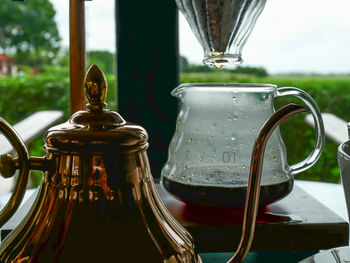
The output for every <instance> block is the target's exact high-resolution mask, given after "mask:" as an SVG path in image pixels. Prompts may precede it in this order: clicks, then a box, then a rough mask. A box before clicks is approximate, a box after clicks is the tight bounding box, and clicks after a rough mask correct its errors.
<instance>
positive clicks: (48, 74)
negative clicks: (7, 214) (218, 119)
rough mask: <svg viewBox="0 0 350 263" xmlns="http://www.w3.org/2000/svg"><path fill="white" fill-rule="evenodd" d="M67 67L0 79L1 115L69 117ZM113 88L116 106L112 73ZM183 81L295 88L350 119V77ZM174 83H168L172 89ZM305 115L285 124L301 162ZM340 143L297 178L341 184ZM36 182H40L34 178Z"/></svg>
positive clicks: (202, 76)
mask: <svg viewBox="0 0 350 263" xmlns="http://www.w3.org/2000/svg"><path fill="white" fill-rule="evenodd" d="M67 76H68V74H67V70H66V69H64V68H61V69H60V68H57V67H48V68H46V70H45V74H39V75H37V76H30V77H24V78H0V116H2V117H4V118H5V119H6V120H8V121H9V122H10V123H11V124H15V123H16V122H18V121H20V120H22V119H24V118H25V117H27V116H29V115H30V114H32V113H34V112H35V111H39V110H62V111H64V112H65V117H64V119H63V120H62V121H65V120H67V119H68V118H69V115H70V114H69V79H68V77H67ZM107 79H108V83H109V91H108V98H107V102H108V104H109V108H110V109H113V110H115V109H116V108H117V107H116V106H117V105H116V88H115V77H114V75H108V76H107ZM181 82H187V83H191V82H192V83H194V82H240V83H242V82H243V83H244V82H246V83H248V82H249V83H272V84H276V85H277V86H279V87H283V86H295V87H298V88H301V89H303V90H305V91H306V92H308V93H309V94H310V95H311V96H312V97H313V98H314V99H315V100H316V102H317V103H318V105H319V108H320V110H321V111H322V112H330V113H333V114H336V115H337V116H339V117H340V118H342V119H344V120H346V121H349V120H350V92H349V90H350V76H298V77H293V76H270V77H264V78H261V77H255V76H252V75H244V74H232V73H230V72H228V71H226V72H224V71H221V72H212V73H205V72H202V73H182V74H181ZM172 88H173V87H169V96H170V91H171V89H172ZM290 102H295V103H301V101H300V100H298V99H296V98H293V97H281V98H277V99H276V105H275V107H276V108H279V107H280V106H282V105H285V104H288V103H290ZM304 118H305V115H299V116H294V117H292V118H290V119H289V120H288V121H287V122H285V123H284V124H282V127H281V133H282V137H283V140H284V142H285V144H286V148H287V152H288V163H290V164H293V163H296V162H298V161H301V160H302V159H303V158H305V157H306V156H307V155H308V154H309V152H310V151H311V149H312V147H313V145H314V141H315V135H314V130H313V129H312V128H310V127H309V126H307V125H306V124H305V122H304ZM29 146H30V151H31V154H32V155H36V156H41V155H43V154H44V152H43V150H42V148H43V140H42V137H41V138H39V139H38V140H36V141H34V142H33V143H31V144H30V145H29ZM337 147H338V145H337V144H336V143H334V142H332V141H330V140H328V139H327V141H326V146H325V149H324V151H323V153H322V156H321V158H320V160H319V161H318V162H317V164H316V165H314V166H313V167H312V168H311V169H309V170H307V171H305V172H303V173H302V174H299V175H296V178H298V179H306V180H315V181H325V182H339V180H340V176H339V169H338V163H337V158H336V154H337ZM32 178H33V185H36V184H38V183H39V182H40V180H41V175H40V176H33V177H32Z"/></svg>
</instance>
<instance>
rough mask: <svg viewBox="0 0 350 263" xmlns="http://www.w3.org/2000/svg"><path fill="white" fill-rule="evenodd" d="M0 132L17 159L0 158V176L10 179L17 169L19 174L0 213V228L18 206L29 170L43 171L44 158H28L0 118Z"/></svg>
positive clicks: (24, 149)
mask: <svg viewBox="0 0 350 263" xmlns="http://www.w3.org/2000/svg"><path fill="white" fill-rule="evenodd" d="M0 131H1V132H2V133H3V134H4V135H5V137H6V138H7V139H8V140H9V142H10V143H11V144H12V146H13V148H14V150H15V152H16V153H17V158H13V157H12V156H11V155H9V154H5V155H1V156H0V174H1V175H2V177H4V178H10V177H12V176H13V175H14V174H15V171H16V170H17V169H19V170H20V171H19V174H18V177H17V180H16V184H15V187H14V189H13V192H12V195H11V197H10V199H9V201H8V202H7V204H6V205H5V207H4V208H3V209H2V210H1V211H0V228H1V227H2V226H3V225H4V224H5V223H6V222H7V221H8V220H9V219H10V218H11V217H12V216H13V214H14V213H15V212H16V211H17V209H18V207H19V206H20V204H21V202H22V200H23V197H24V194H25V191H26V188H27V184H28V178H29V171H30V170H31V169H35V170H44V166H45V161H46V159H45V158H42V157H30V156H29V153H28V149H27V147H26V146H25V144H24V142H23V140H22V139H21V137H20V136H19V135H18V133H17V132H16V131H15V130H14V129H13V128H12V127H11V125H10V124H9V123H8V122H7V121H5V120H4V119H3V118H0Z"/></svg>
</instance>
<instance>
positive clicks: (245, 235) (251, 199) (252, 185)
mask: <svg viewBox="0 0 350 263" xmlns="http://www.w3.org/2000/svg"><path fill="white" fill-rule="evenodd" d="M307 111H308V109H307V108H305V107H302V106H299V105H296V104H288V105H286V106H284V107H283V108H281V109H279V110H278V111H276V112H275V113H274V114H273V115H272V116H271V117H270V118H269V119H268V120H267V121H266V122H265V124H264V125H263V126H262V128H261V129H260V131H259V134H258V137H257V138H256V140H255V143H254V146H253V153H252V158H251V162H250V172H249V182H248V189H247V195H246V202H245V209H244V219H243V225H242V237H241V240H240V243H239V245H238V248H237V250H236V254H235V255H234V256H233V257H232V258H231V259H230V260H229V261H228V263H237V262H243V261H244V259H245V258H246V257H247V255H248V252H249V250H250V247H251V245H252V242H253V237H254V230H255V223H256V216H257V213H258V207H259V195H260V182H261V175H262V167H263V159H264V153H265V147H266V144H267V142H268V139H269V137H270V135H271V134H272V132H273V131H274V130H275V128H276V127H278V126H279V125H280V124H281V123H282V122H283V121H284V120H286V119H287V118H289V117H290V116H292V115H295V114H298V113H301V112H307Z"/></svg>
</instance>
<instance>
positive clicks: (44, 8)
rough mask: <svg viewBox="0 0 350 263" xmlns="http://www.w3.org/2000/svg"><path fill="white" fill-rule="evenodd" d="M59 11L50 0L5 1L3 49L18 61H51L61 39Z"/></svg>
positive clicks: (0, 22) (0, 31) (1, 7)
mask: <svg viewBox="0 0 350 263" xmlns="http://www.w3.org/2000/svg"><path fill="white" fill-rule="evenodd" d="M55 13H56V11H55V10H54V8H53V5H52V3H51V2H50V1H49V0H30V1H24V2H23V1H19V2H18V1H17V2H15V1H7V0H3V1H1V4H0V53H5V54H7V55H8V56H11V57H14V58H15V60H16V64H17V65H26V66H28V65H30V66H35V67H39V66H41V65H43V64H48V63H51V62H52V61H53V60H54V59H55V58H56V55H57V52H58V50H59V42H60V36H59V32H58V28H57V25H56V22H55V20H54V16H55Z"/></svg>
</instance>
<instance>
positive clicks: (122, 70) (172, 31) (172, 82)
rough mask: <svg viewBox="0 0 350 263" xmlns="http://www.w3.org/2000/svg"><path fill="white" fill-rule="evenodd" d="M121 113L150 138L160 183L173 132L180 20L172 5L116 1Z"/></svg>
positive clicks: (156, 0)
mask: <svg viewBox="0 0 350 263" xmlns="http://www.w3.org/2000/svg"><path fill="white" fill-rule="evenodd" d="M116 23H117V71H118V75H117V77H118V82H117V83H118V92H117V94H118V109H119V112H120V113H121V114H122V116H124V117H125V118H126V119H127V120H128V121H131V122H135V123H137V124H140V125H141V126H143V127H144V128H145V129H146V130H147V132H148V133H149V136H150V137H149V143H150V149H149V150H148V156H149V159H150V164H151V169H152V174H153V176H154V177H159V175H160V170H161V168H162V166H163V165H164V163H165V161H166V159H167V153H168V146H169V143H170V140H171V137H172V135H173V133H174V131H175V122H176V115H177V102H176V99H175V98H173V97H172V96H171V95H170V92H171V90H172V89H174V88H175V86H176V85H177V84H178V17H177V8H176V4H175V1H174V0H152V1H145V0H134V1H125V0H116Z"/></svg>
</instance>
